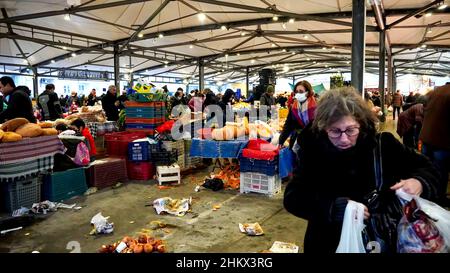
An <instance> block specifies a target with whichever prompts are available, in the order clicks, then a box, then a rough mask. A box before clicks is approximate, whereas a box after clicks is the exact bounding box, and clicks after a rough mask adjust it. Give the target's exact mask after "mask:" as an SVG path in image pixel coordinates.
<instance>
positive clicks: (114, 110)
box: [102, 92, 119, 121]
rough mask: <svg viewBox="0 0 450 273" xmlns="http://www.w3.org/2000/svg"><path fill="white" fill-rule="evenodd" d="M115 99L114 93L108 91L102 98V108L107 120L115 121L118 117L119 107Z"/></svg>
mask: <svg viewBox="0 0 450 273" xmlns="http://www.w3.org/2000/svg"><path fill="white" fill-rule="evenodd" d="M116 101H117V97H116V95H114V94H112V93H110V92H107V93H106V95H105V96H104V97H103V98H102V108H103V110H104V111H105V114H106V117H107V119H108V120H109V121H117V120H118V119H119V107H117V106H116V105H115V103H116Z"/></svg>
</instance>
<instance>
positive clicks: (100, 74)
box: [58, 70, 109, 81]
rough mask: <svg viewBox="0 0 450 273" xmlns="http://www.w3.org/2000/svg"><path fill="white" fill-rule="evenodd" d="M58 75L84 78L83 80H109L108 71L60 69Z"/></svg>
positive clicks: (68, 77) (67, 77) (66, 77)
mask: <svg viewBox="0 0 450 273" xmlns="http://www.w3.org/2000/svg"><path fill="white" fill-rule="evenodd" d="M58 77H59V78H61V79H83V80H105V81H106V80H108V79H109V78H108V72H107V71H86V70H60V71H58Z"/></svg>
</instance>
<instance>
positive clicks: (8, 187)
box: [1, 176, 42, 212]
mask: <svg viewBox="0 0 450 273" xmlns="http://www.w3.org/2000/svg"><path fill="white" fill-rule="evenodd" d="M41 185H42V177H40V176H38V177H31V178H26V179H22V180H18V181H13V182H8V183H4V184H3V185H2V187H1V189H2V198H1V199H3V200H2V201H3V202H2V204H1V205H3V206H2V209H3V210H4V211H6V212H13V211H14V210H16V209H20V208H21V207H26V208H31V206H32V205H33V204H34V203H39V202H41ZM3 210H2V211H3Z"/></svg>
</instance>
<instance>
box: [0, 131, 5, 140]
mask: <svg viewBox="0 0 450 273" xmlns="http://www.w3.org/2000/svg"><path fill="white" fill-rule="evenodd" d="M4 134H5V132H4V131H3V130H2V129H0V141H1V140H2V137H3V135H4Z"/></svg>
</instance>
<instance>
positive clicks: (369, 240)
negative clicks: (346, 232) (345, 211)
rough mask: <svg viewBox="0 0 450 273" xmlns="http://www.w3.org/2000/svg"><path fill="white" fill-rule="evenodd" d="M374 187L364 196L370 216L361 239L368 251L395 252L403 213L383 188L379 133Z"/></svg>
mask: <svg viewBox="0 0 450 273" xmlns="http://www.w3.org/2000/svg"><path fill="white" fill-rule="evenodd" d="M373 155H374V169H375V182H376V188H375V190H373V191H372V192H370V193H369V194H367V195H366V196H365V198H364V203H365V205H366V206H367V208H368V209H369V213H370V217H369V219H368V220H366V221H365V225H366V228H365V229H364V231H363V240H364V241H365V243H366V246H367V248H368V250H369V252H383V253H396V252H397V226H398V223H399V221H400V219H401V217H402V214H403V208H402V204H401V203H400V200H399V199H398V198H397V196H396V195H395V192H394V191H391V190H390V189H383V160H382V156H381V134H379V135H378V137H377V145H376V147H375V149H374V153H373Z"/></svg>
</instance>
